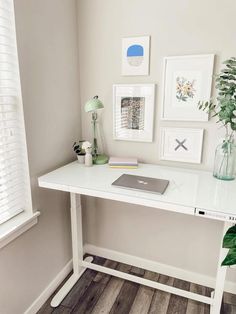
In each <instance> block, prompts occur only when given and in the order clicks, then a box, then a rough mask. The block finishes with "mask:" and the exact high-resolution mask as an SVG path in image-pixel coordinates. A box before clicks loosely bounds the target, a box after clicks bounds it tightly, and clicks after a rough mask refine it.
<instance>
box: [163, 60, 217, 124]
mask: <svg viewBox="0 0 236 314" xmlns="http://www.w3.org/2000/svg"><path fill="white" fill-rule="evenodd" d="M213 66H214V54H207V55H188V56H177V57H165V58H164V67H163V90H162V114H161V119H162V120H175V121H208V113H206V112H204V111H202V110H199V109H198V102H199V101H208V100H210V98H211V88H212V76H213Z"/></svg>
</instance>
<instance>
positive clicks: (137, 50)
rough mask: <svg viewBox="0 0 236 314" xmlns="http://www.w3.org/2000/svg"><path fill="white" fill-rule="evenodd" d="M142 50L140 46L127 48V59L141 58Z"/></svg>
mask: <svg viewBox="0 0 236 314" xmlns="http://www.w3.org/2000/svg"><path fill="white" fill-rule="evenodd" d="M143 54H144V50H143V46H141V45H132V46H129V48H128V50H127V57H143Z"/></svg>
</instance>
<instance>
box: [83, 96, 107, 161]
mask: <svg viewBox="0 0 236 314" xmlns="http://www.w3.org/2000/svg"><path fill="white" fill-rule="evenodd" d="M102 108H104V106H103V103H102V102H101V100H99V99H98V96H94V97H93V99H90V100H89V101H88V102H87V103H86V104H85V106H84V110H85V112H92V124H93V151H92V155H93V163H94V164H96V165H103V164H106V163H107V162H108V157H107V156H106V155H103V154H98V143H97V119H98V114H97V110H98V109H102Z"/></svg>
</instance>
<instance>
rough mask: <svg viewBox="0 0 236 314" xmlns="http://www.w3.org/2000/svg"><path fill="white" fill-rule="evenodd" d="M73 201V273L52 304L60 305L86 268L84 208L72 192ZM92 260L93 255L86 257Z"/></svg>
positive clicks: (77, 196) (79, 198)
mask: <svg viewBox="0 0 236 314" xmlns="http://www.w3.org/2000/svg"><path fill="white" fill-rule="evenodd" d="M70 202H71V209H70V212H71V235H72V256H73V258H72V259H73V274H72V275H71V277H70V278H69V279H68V280H67V282H66V283H65V284H64V285H63V287H62V288H61V289H60V290H59V291H58V293H57V294H56V295H55V296H54V298H53V299H52V301H51V306H52V307H56V306H58V305H59V304H60V303H61V301H62V300H63V299H64V298H65V296H66V295H67V294H68V293H69V292H70V290H71V289H72V287H73V286H74V285H75V284H76V282H77V281H78V279H79V278H80V277H81V275H82V274H83V273H84V272H85V270H86V268H84V267H82V266H81V262H82V261H83V233H82V208H81V197H80V195H78V194H75V193H70ZM86 260H87V261H89V262H91V261H92V257H88V258H86Z"/></svg>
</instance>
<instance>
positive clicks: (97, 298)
mask: <svg viewBox="0 0 236 314" xmlns="http://www.w3.org/2000/svg"><path fill="white" fill-rule="evenodd" d="M94 263H96V264H99V265H104V266H106V267H110V268H113V269H117V270H120V271H123V272H126V273H130V274H134V275H136V276H140V277H144V278H147V279H150V280H153V281H157V282H160V283H164V284H167V285H170V286H174V287H177V288H181V289H185V290H187V291H192V292H197V293H199V294H202V295H206V296H210V293H211V289H210V288H207V287H203V286H200V285H196V284H193V283H190V282H187V281H183V280H179V279H176V278H172V277H168V276H165V275H161V274H157V273H153V272H150V271H147V270H143V269H140V268H137V267H131V266H129V265H126V264H122V263H117V262H114V261H111V260H106V259H104V258H101V257H94ZM60 286H61V285H60ZM59 288H60V287H58V289H57V290H56V291H55V292H54V294H53V295H55V293H56V292H57V291H58V290H59ZM53 295H52V296H51V297H50V298H49V299H48V300H47V302H46V303H45V304H44V305H43V306H42V308H41V309H40V310H39V311H38V314H51V313H53V314H59V313H63V314H73V313H76V314H84V313H86V314H88V313H92V314H102V313H103V314H106V313H111V314H128V313H130V314H208V313H210V307H209V306H208V305H206V304H203V303H200V302H196V301H192V300H188V299H186V298H183V297H179V296H176V295H172V294H169V293H166V292H163V291H159V290H155V289H152V288H149V287H145V286H142V285H139V284H136V283H133V282H130V281H125V280H123V279H120V278H116V277H112V276H109V275H107V274H103V273H98V272H96V271H94V270H91V269H87V270H86V272H85V273H84V274H83V276H82V277H81V278H80V280H79V281H78V282H77V283H76V285H75V286H74V288H73V289H72V290H71V291H70V293H69V294H68V295H67V296H66V297H65V299H64V300H63V301H62V303H61V304H60V306H58V307H57V308H52V307H51V306H50V302H51V299H52V297H53ZM221 314H236V295H232V294H229V293H226V294H225V295H224V300H223V303H222V308H221Z"/></svg>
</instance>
